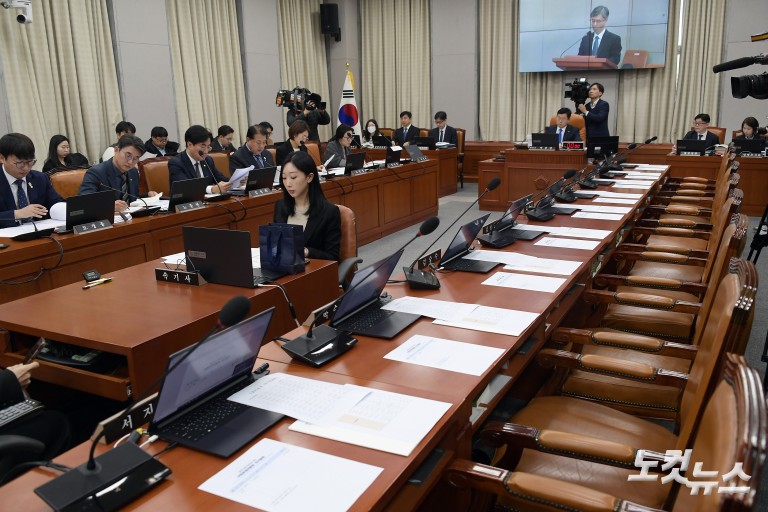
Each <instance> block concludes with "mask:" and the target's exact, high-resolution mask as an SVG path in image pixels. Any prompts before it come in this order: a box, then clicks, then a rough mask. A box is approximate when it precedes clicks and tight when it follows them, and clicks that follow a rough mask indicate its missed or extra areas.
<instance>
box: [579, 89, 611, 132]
mask: <svg viewBox="0 0 768 512" xmlns="http://www.w3.org/2000/svg"><path fill="white" fill-rule="evenodd" d="M604 92H605V87H603V84H600V83H597V82H595V83H593V84H592V85H591V86H590V88H589V101H588V102H587V103H586V104H584V103H580V104H579V105H577V106H576V108H578V109H579V112H581V115H583V116H584V124H586V125H587V140H589V139H591V138H592V137H610V136H611V134H610V133H609V132H608V112H610V105H608V102H607V101H604V100H602V99H601V97H602V95H603V93H604Z"/></svg>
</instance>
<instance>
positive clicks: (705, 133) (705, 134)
mask: <svg viewBox="0 0 768 512" xmlns="http://www.w3.org/2000/svg"><path fill="white" fill-rule="evenodd" d="M693 121H694V123H693V130H691V131H689V132H688V133H686V134H685V137H683V139H686V140H705V141H707V147H708V148H709V147H712V146H715V145H717V144H719V143H720V138H719V137H718V136H717V135H715V134H714V133H712V132H710V131H709V130H708V128H709V114H699V115H697V116H696V117H695V118H694V119H693Z"/></svg>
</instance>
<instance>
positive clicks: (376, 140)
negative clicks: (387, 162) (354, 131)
mask: <svg viewBox="0 0 768 512" xmlns="http://www.w3.org/2000/svg"><path fill="white" fill-rule="evenodd" d="M372 140H373V145H374V146H376V147H383V148H387V147H389V146H391V145H392V140H391V139H389V137H385V136H384V135H374V136H373V137H372Z"/></svg>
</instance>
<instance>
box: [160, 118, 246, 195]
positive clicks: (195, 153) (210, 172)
mask: <svg viewBox="0 0 768 512" xmlns="http://www.w3.org/2000/svg"><path fill="white" fill-rule="evenodd" d="M212 138H213V135H211V132H209V131H208V129H207V128H205V127H204V126H200V125H199V124H196V125H192V126H190V127H189V128H187V131H186V132H184V143H185V144H186V150H185V151H182V152H180V153H179V154H178V155H176V156H175V157H173V158H171V159H170V160H168V173H169V175H170V183H171V185H173V182H175V181H180V180H191V179H194V178H205V179H206V180H207V182H208V187H207V188H206V189H205V192H206V194H223V193H224V192H226V191H227V190H229V187H230V185H231V184H230V183H229V181H228V180H227V178H225V177H224V175H223V174H221V173H220V172H219V171H218V170H217V169H216V166H215V165H214V163H213V159H212V158H211V157H209V156H208V151H210V150H211V139H212Z"/></svg>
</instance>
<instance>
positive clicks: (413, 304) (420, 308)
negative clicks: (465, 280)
mask: <svg viewBox="0 0 768 512" xmlns="http://www.w3.org/2000/svg"><path fill="white" fill-rule="evenodd" d="M474 308H475V305H474V304H466V303H464V302H450V301H447V300H436V299H422V298H420V297H409V296H405V297H400V298H398V299H395V300H393V301H391V302H389V303H387V304H385V305H384V306H382V308H381V309H386V310H388V311H399V312H401V313H413V314H415V315H421V316H426V317H429V318H451V317H453V316H455V315H467V314H469V313H471V312H472V310H473V309H474Z"/></svg>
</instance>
